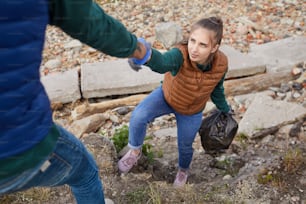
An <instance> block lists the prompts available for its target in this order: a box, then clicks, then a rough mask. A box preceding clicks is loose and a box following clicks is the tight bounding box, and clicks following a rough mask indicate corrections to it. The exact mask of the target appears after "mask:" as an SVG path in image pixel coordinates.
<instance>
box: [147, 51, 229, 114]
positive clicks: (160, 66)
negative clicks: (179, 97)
mask: <svg viewBox="0 0 306 204" xmlns="http://www.w3.org/2000/svg"><path fill="white" fill-rule="evenodd" d="M182 65H183V54H182V53H181V51H180V50H179V49H178V48H172V49H171V50H169V51H167V52H164V53H161V52H159V51H157V50H155V49H152V55H151V59H150V61H149V62H148V63H147V64H146V66H148V67H150V68H151V70H152V71H155V72H158V73H161V74H163V73H166V72H171V74H172V75H173V76H175V75H176V74H177V73H178V71H179V69H180V68H181V67H182ZM197 66H198V68H199V69H200V70H202V71H203V72H205V71H209V70H210V69H211V65H210V64H209V65H207V66H203V65H199V64H198V65H197ZM224 79H225V74H224V76H223V78H222V79H221V80H220V81H219V83H218V84H217V86H216V87H215V89H214V90H213V92H212V93H211V95H210V97H211V100H212V102H213V103H214V104H215V105H216V107H217V108H218V109H219V110H221V111H222V112H226V113H227V112H229V110H230V108H229V105H228V103H227V101H226V98H225V94H224V86H223V82H224Z"/></svg>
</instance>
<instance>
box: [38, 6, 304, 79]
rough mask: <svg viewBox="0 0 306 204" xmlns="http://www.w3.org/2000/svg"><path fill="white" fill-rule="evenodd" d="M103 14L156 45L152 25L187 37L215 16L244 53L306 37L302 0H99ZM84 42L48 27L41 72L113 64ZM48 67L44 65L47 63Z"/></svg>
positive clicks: (229, 40)
mask: <svg viewBox="0 0 306 204" xmlns="http://www.w3.org/2000/svg"><path fill="white" fill-rule="evenodd" d="M97 2H98V3H99V4H100V5H101V6H102V8H103V9H104V10H105V12H106V13H108V14H110V15H111V16H113V17H114V18H116V19H118V20H120V21H121V22H122V23H123V24H124V25H125V26H126V27H127V28H128V30H129V31H131V32H132V33H134V34H136V35H137V36H138V37H144V38H146V39H147V40H149V41H150V42H153V47H155V48H163V46H162V45H161V44H160V43H158V42H157V41H155V26H156V25H157V24H158V23H161V22H169V21H172V22H175V23H177V24H178V25H179V26H180V27H181V28H182V30H183V34H184V35H185V36H186V35H188V30H189V29H190V26H191V25H192V24H193V23H194V22H195V21H196V20H197V19H199V18H201V17H209V16H214V15H217V16H220V17H222V19H223V21H224V37H223V43H224V44H227V45H230V46H232V47H234V48H235V49H237V50H239V51H241V52H248V50H249V46H250V44H251V43H255V44H262V43H267V42H271V41H275V40H278V39H282V38H286V37H289V36H293V35H299V36H306V32H305V30H306V23H305V22H306V1H305V0H269V1H265V0H251V1H245V0H235V1H233V0H227V1H223V0H206V1H203V0H194V1H188V0H180V1H174V0H172V1H169V0H147V1H141V0H130V1H126V0H120V1H114V0H98V1H97ZM112 59H114V57H110V56H107V55H104V54H103V53H101V52H98V51H96V50H95V49H92V48H90V47H88V46H86V45H84V44H80V43H78V42H75V40H73V39H72V38H70V37H69V36H68V35H66V34H65V33H63V32H62V31H61V30H60V29H58V28H56V27H52V26H49V27H48V28H47V36H46V43H45V50H44V53H43V63H42V69H41V73H42V75H47V74H49V73H51V72H58V71H65V70H67V69H71V68H77V69H79V68H80V65H81V64H83V63H87V62H98V61H105V60H112ZM46 63H47V64H46Z"/></svg>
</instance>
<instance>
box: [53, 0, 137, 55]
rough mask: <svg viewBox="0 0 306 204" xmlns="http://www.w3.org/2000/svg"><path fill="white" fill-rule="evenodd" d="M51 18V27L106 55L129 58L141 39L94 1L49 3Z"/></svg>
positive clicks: (56, 0) (57, 0) (72, 0)
mask: <svg viewBox="0 0 306 204" xmlns="http://www.w3.org/2000/svg"><path fill="white" fill-rule="evenodd" d="M49 18H50V20H49V24H50V25H55V26H58V27H60V28H61V29H62V30H63V31H64V32H65V33H67V34H69V35H70V36H71V37H73V38H76V39H78V40H80V41H81V42H83V43H85V44H87V45H89V46H91V47H93V48H96V49H97V50H100V51H102V52H103V53H105V54H108V55H111V56H115V57H128V56H130V55H131V54H132V53H133V52H134V50H135V49H136V46H137V37H136V36H135V35H133V34H131V33H130V32H128V31H127V29H126V28H125V27H124V25H123V24H121V23H120V22H119V21H118V20H116V19H114V18H113V17H111V16H109V15H107V14H106V13H105V12H104V11H103V10H102V8H101V7H100V6H99V5H98V4H96V3H95V2H94V1H93V0H78V1H75V0H49Z"/></svg>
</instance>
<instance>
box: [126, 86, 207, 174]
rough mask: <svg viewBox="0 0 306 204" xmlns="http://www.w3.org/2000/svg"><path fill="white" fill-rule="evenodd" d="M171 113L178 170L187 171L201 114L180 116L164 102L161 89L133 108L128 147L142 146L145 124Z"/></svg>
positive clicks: (136, 147)
mask: <svg viewBox="0 0 306 204" xmlns="http://www.w3.org/2000/svg"><path fill="white" fill-rule="evenodd" d="M170 113H173V114H174V115H175V118H176V122H177V145H178V155H179V163H178V165H179V168H181V169H185V170H187V169H189V166H190V163H191V161H192V156H193V148H192V144H193V142H194V139H195V136H196V134H197V132H198V130H199V128H200V126H201V122H202V112H199V113H196V114H193V115H182V114H180V113H178V112H176V111H175V110H174V109H173V108H172V107H171V106H169V104H168V103H167V102H166V100H165V98H164V94H163V90H162V88H161V87H158V88H157V89H155V90H154V91H153V92H152V93H151V94H149V96H147V97H146V98H145V99H144V100H143V101H142V102H141V103H139V104H138V106H137V107H136V108H135V110H134V111H133V113H132V115H131V119H130V126H129V147H130V148H131V149H139V148H140V147H141V146H142V145H143V141H144V138H145V135H146V129H147V124H148V123H150V122H152V121H153V120H154V119H155V118H157V117H159V116H162V115H165V114H170Z"/></svg>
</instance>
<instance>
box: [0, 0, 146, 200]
mask: <svg viewBox="0 0 306 204" xmlns="http://www.w3.org/2000/svg"><path fill="white" fill-rule="evenodd" d="M47 24H50V25H55V26H58V27H60V28H61V29H62V30H63V31H64V32H66V33H67V34H68V35H70V36H71V37H73V38H76V39H78V40H80V41H81V42H83V43H86V44H87V45H89V46H91V47H93V48H96V49H97V50H100V51H102V52H103V53H105V54H108V55H112V56H116V57H122V58H123V57H134V58H137V59H139V60H145V61H146V60H147V59H145V58H147V57H148V56H149V55H148V54H147V51H148V50H149V49H147V48H146V47H145V44H146V43H144V44H143V43H140V42H138V40H137V38H136V36H134V35H133V34H131V33H129V32H128V31H127V30H126V28H125V27H124V26H123V25H122V24H121V23H120V22H118V21H117V20H115V19H114V18H112V17H111V16H109V15H107V14H105V13H104V11H103V10H102V9H101V8H100V7H99V5H97V4H96V3H95V2H93V1H92V0H78V1H75V0H27V1H24V0H15V1H12V0H3V1H0V36H1V37H0V195H1V194H4V193H11V192H16V191H21V190H25V189H28V188H31V187H37V186H59V185H64V184H68V185H69V186H70V187H71V189H72V192H73V194H74V196H75V199H76V201H77V203H85V202H86V203H88V204H91V203H92V204H97V203H104V194H103V188H102V184H101V181H100V179H99V174H98V168H97V165H96V163H95V161H94V159H93V157H92V156H91V155H90V154H89V153H88V151H87V150H86V149H85V147H84V145H83V144H82V143H81V142H80V141H79V140H78V139H76V138H75V137H74V136H73V135H72V134H71V133H69V132H67V131H66V130H64V129H63V128H62V127H60V126H58V125H56V124H54V122H53V121H52V117H51V109H50V102H49V99H48V97H47V94H46V92H45V90H44V87H43V86H42V84H41V82H40V75H39V67H40V64H41V60H42V51H43V44H44V39H45V30H46V26H47Z"/></svg>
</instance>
